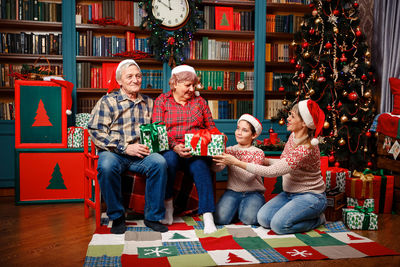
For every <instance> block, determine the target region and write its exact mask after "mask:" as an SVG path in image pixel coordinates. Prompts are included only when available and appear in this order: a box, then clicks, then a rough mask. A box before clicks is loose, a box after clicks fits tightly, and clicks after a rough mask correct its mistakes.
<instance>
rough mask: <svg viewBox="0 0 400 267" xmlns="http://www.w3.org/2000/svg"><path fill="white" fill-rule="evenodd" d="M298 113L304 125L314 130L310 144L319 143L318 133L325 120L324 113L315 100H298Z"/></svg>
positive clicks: (320, 131)
mask: <svg viewBox="0 0 400 267" xmlns="http://www.w3.org/2000/svg"><path fill="white" fill-rule="evenodd" d="M299 113H300V116H301V118H302V119H303V121H304V123H305V124H306V126H307V127H308V128H310V129H312V130H315V134H314V138H313V139H311V144H312V145H313V146H316V145H318V144H319V141H318V139H317V137H318V135H320V134H321V133H322V127H323V126H324V122H325V113H324V112H323V111H322V109H321V108H320V107H319V105H318V104H317V102H315V101H313V100H311V99H308V100H302V101H300V102H299Z"/></svg>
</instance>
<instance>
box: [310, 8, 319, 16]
mask: <svg viewBox="0 0 400 267" xmlns="http://www.w3.org/2000/svg"><path fill="white" fill-rule="evenodd" d="M311 14H312V15H313V16H314V17H315V16H316V15H318V10H317V9H314V10H313V11H312V12H311Z"/></svg>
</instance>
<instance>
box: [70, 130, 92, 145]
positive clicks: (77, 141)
mask: <svg viewBox="0 0 400 267" xmlns="http://www.w3.org/2000/svg"><path fill="white" fill-rule="evenodd" d="M67 137H68V138H67V147H70V148H79V147H83V127H68V136H67ZM89 138H90V137H89Z"/></svg>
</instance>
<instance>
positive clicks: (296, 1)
mask: <svg viewBox="0 0 400 267" xmlns="http://www.w3.org/2000/svg"><path fill="white" fill-rule="evenodd" d="M311 2H312V0H267V3H280V4H286V3H293V4H303V5H308V4H310V3H311Z"/></svg>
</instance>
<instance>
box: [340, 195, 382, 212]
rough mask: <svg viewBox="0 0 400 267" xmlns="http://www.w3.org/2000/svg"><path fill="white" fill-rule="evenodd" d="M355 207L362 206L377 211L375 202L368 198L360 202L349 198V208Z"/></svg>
mask: <svg viewBox="0 0 400 267" xmlns="http://www.w3.org/2000/svg"><path fill="white" fill-rule="evenodd" d="M355 206H362V207H363V208H366V209H372V210H373V211H374V210H375V200H374V199H373V198H367V199H364V200H358V199H356V198H352V197H347V207H348V208H350V207H352V208H353V207H355Z"/></svg>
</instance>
